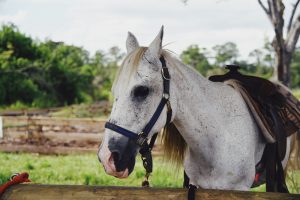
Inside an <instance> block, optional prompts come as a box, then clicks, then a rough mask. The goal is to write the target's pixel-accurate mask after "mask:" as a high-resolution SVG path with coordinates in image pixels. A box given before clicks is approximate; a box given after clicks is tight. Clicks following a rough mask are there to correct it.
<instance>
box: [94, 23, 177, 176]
mask: <svg viewBox="0 0 300 200" xmlns="http://www.w3.org/2000/svg"><path fill="white" fill-rule="evenodd" d="M162 39H163V27H162V28H161V30H160V32H159V34H158V35H157V36H156V38H155V39H154V40H153V42H152V43H151V44H150V45H149V47H140V46H139V43H138V41H137V39H136V37H135V36H134V35H133V34H132V33H128V37H127V41H126V47H127V56H126V58H125V59H124V61H123V63H122V65H121V67H120V69H119V73H118V75H117V77H116V79H115V81H114V84H113V87H112V94H113V96H114V102H113V106H112V112H111V114H110V118H109V123H110V124H114V125H117V126H118V127H122V128H124V129H126V130H129V131H130V132H133V133H140V132H141V131H142V130H143V128H144V127H145V126H146V124H147V123H148V122H149V120H151V118H152V116H153V114H154V112H155V111H156V109H157V106H158V104H159V102H160V101H161V99H162V94H163V92H164V88H163V79H162V74H161V70H162V62H161V61H160V58H161V56H162V53H163V50H162ZM170 102H171V104H172V108H173V109H174V108H175V106H174V105H175V98H174V96H173V97H172V98H170ZM165 109H167V108H166V106H164V107H163V110H165ZM173 112H174V111H173ZM165 123H166V112H165V111H162V112H161V114H160V116H159V117H158V119H157V121H156V122H155V124H154V126H153V127H152V129H151V131H150V132H149V134H148V135H147V138H148V139H149V138H150V137H151V136H152V135H153V134H154V133H157V132H159V131H160V130H161V129H162V128H163V127H164V125H165ZM139 149H140V146H139V145H137V143H136V142H135V141H134V140H132V139H131V138H130V137H129V138H128V137H126V136H124V135H122V134H119V133H118V132H116V131H114V130H111V129H107V128H106V129H105V133H104V139H103V142H102V144H101V146H100V149H99V152H98V157H99V160H100V162H101V163H102V164H103V166H104V169H105V171H106V173H107V174H109V175H112V176H115V177H117V178H126V177H127V176H128V175H129V174H130V173H131V172H132V171H133V169H134V165H135V158H136V155H137V153H138V151H139Z"/></svg>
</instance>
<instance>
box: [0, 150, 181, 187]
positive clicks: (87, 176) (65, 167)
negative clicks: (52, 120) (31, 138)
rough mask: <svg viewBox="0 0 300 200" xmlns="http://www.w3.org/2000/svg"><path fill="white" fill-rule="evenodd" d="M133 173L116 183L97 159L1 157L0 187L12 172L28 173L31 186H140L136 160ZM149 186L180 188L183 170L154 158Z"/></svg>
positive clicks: (20, 155) (23, 155)
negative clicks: (40, 184)
mask: <svg viewBox="0 0 300 200" xmlns="http://www.w3.org/2000/svg"><path fill="white" fill-rule="evenodd" d="M137 161H138V162H137V164H136V167H135V170H134V171H133V172H132V174H131V175H130V177H129V178H128V179H117V178H114V177H111V176H108V175H106V174H105V172H104V170H103V167H102V166H101V165H100V163H99V161H98V159H97V157H96V155H92V154H89V155H68V156H53V155H52V156H49V155H38V154H25V153H22V154H11V153H9V154H8V153H0V184H2V183H3V182H6V181H7V178H9V177H10V176H11V174H13V173H15V172H24V171H26V172H28V173H29V174H30V179H31V180H32V181H33V182H34V183H42V184H83V185H120V186H140V185H141V182H142V181H143V177H144V168H143V167H142V163H141V162H140V158H137ZM154 162H155V163H154V173H153V175H152V177H151V185H152V186H154V187H181V186H182V182H183V170H182V169H179V170H178V171H176V170H175V169H174V168H172V167H170V165H168V164H167V163H164V162H163V159H162V158H155V160H154Z"/></svg>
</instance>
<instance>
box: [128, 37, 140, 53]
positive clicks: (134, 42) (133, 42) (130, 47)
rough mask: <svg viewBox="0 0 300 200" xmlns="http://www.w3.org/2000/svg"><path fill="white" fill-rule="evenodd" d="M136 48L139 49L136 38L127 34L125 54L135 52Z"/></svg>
mask: <svg viewBox="0 0 300 200" xmlns="http://www.w3.org/2000/svg"><path fill="white" fill-rule="evenodd" d="M138 47H139V42H138V41H137V39H136V37H135V36H134V35H133V34H132V33H130V32H128V36H127V40H126V49H127V54H129V53H131V52H132V51H134V50H136V49H137V48H138Z"/></svg>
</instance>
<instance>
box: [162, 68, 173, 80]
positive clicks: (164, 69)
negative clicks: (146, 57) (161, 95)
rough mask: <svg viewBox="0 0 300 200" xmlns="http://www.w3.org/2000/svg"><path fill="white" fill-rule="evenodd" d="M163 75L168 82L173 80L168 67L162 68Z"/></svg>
mask: <svg viewBox="0 0 300 200" xmlns="http://www.w3.org/2000/svg"><path fill="white" fill-rule="evenodd" d="M161 75H162V77H163V78H164V79H165V80H167V81H169V80H170V79H171V77H170V73H169V70H168V68H167V67H162V68H161Z"/></svg>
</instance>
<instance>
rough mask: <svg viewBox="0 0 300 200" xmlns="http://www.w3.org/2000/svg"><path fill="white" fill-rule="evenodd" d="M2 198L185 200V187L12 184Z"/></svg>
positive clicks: (227, 197)
mask: <svg viewBox="0 0 300 200" xmlns="http://www.w3.org/2000/svg"><path fill="white" fill-rule="evenodd" d="M1 199H2V200H21V199H22V200H32V199H43V200H54V199H55V200H57V199H63V200H71V199H72V200H80V199H89V200H99V199H103V200H110V199H118V200H125V199H126V200H127V199H131V200H148V199H149V200H150V199H151V200H152V199H157V200H158V199H159V200H167V199H168V200H172V199H174V200H185V199H187V190H186V189H176V188H134V187H109V186H83V185H38V184H22V185H16V186H12V187H10V188H9V189H8V190H7V191H6V192H5V193H4V195H3V196H2V198H1ZM196 199H202V200H214V199H216V200H218V199H223V200H240V199H253V200H254V199H259V200H267V199H272V200H296V199H298V200H299V199H300V195H299V194H298V195H297V194H280V193H255V192H243V191H221V190H203V189H198V190H197V192H196Z"/></svg>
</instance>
